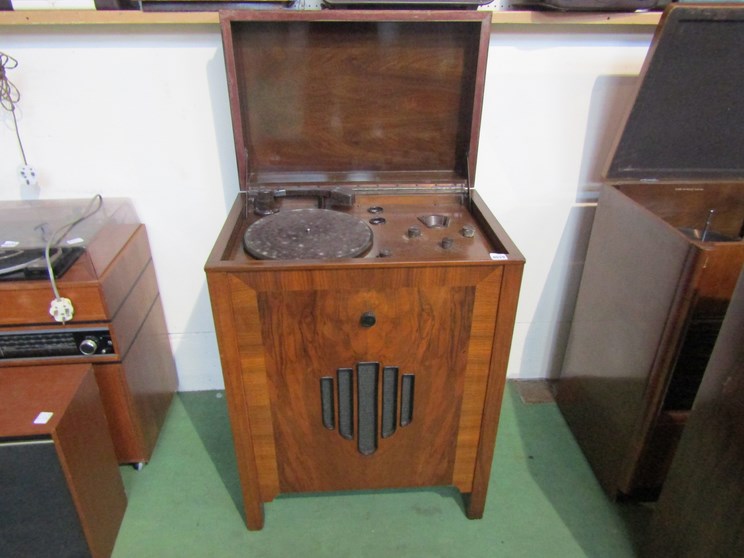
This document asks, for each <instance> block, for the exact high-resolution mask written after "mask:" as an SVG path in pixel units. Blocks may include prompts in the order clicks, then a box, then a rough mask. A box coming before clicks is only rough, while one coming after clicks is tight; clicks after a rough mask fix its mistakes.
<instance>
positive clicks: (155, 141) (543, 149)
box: [0, 25, 653, 390]
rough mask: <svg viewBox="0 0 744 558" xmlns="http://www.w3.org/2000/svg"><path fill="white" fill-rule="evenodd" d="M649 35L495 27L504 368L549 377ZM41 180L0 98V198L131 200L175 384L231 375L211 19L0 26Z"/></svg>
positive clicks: (223, 180)
mask: <svg viewBox="0 0 744 558" xmlns="http://www.w3.org/2000/svg"><path fill="white" fill-rule="evenodd" d="M652 31H653V29H651V28H648V27H643V28H640V29H635V28H630V27H628V28H620V27H613V28H608V27H607V28H605V27H603V28H593V29H590V30H588V29H587V28H578V27H572V28H570V29H569V28H556V27H551V28H546V27H544V26H529V27H527V26H497V27H494V33H493V34H492V37H491V48H490V52H489V65H488V76H487V82H486V101H485V108H484V119H483V130H482V135H481V140H480V152H479V159H478V172H477V176H476V187H477V189H478V190H479V191H480V192H481V194H482V195H483V196H484V198H485V199H486V201H487V203H488V204H489V206H490V207H491V209H492V210H493V212H494V214H495V215H496V217H497V218H498V219H499V220H500V221H501V222H502V224H503V225H504V226H505V228H506V230H507V231H509V233H510V235H511V236H512V238H513V239H514V240H515V242H516V243H517V245H518V246H519V247H520V249H521V250H522V251H523V253H524V254H525V256H526V257H527V267H526V270H525V276H524V282H523V286H522V295H521V300H520V305H519V311H518V315H517V326H516V332H515V336H514V345H513V351H512V359H511V362H510V367H509V375H510V376H511V377H522V378H541V377H555V376H556V375H557V373H558V372H559V370H560V359H561V358H562V354H563V349H564V346H565V341H566V336H567V332H568V325H569V320H570V317H571V314H572V311H573V302H574V298H575V294H576V289H577V286H578V279H579V274H580V271H581V264H582V258H583V251H584V250H585V246H586V241H587V239H588V232H589V230H590V227H591V219H592V215H593V208H592V203H591V202H592V201H593V200H594V199H595V198H596V193H597V189H598V184H599V171H598V167H599V166H600V165H601V161H600V159H601V158H602V157H603V152H604V151H606V149H607V143H608V141H611V139H612V135H613V133H614V130H615V129H616V128H617V115H618V113H620V112H621V110H622V105H623V101H624V99H625V98H627V92H628V88H629V86H630V85H631V84H632V81H633V76H636V75H637V74H638V71H639V70H640V67H641V64H642V62H643V58H644V57H645V54H646V51H647V48H648V44H649V42H650V39H651V33H652ZM0 52H5V53H7V54H9V55H11V56H13V57H15V58H16V59H17V60H18V61H19V66H18V68H16V69H14V70H11V71H9V73H8V77H9V78H10V80H11V81H12V82H13V83H15V85H16V86H17V87H18V89H19V90H20V91H21V96H22V97H21V101H20V103H19V107H18V110H17V113H18V116H19V125H20V132H21V136H22V139H23V144H24V147H25V150H26V155H27V158H28V161H29V163H30V164H31V165H33V166H34V167H35V168H36V169H37V171H38V173H39V181H40V188H39V190H38V191H34V190H33V189H28V188H22V187H21V186H20V185H19V182H18V180H17V178H16V170H17V168H18V166H19V165H20V164H21V162H22V161H21V156H20V151H19V149H18V146H17V141H16V139H15V133H14V132H13V127H12V120H11V118H10V115H9V113H7V112H5V111H2V110H0V199H4V200H15V199H24V198H33V197H41V198H87V197H89V196H92V195H93V194H96V193H100V194H102V195H103V196H104V197H106V196H108V197H129V198H131V199H132V200H133V202H134V204H135V207H136V209H137V212H138V214H139V216H140V218H141V220H142V222H144V223H145V224H146V225H147V228H148V232H149V236H150V242H151V245H152V252H153V259H154V261H155V266H156V270H157V275H158V281H159V284H160V292H161V295H162V299H163V305H164V308H165V313H166V319H167V323H168V330H169V332H170V337H171V342H172V346H173V350H174V354H175V356H176V363H177V366H178V372H179V377H180V382H181V387H180V389H182V390H199V389H216V388H220V387H222V385H223V384H222V377H221V373H220V367H219V356H218V353H217V348H216V341H215V336H214V326H213V323H212V316H211V310H210V305H209V297H208V294H207V288H206V281H205V276H204V273H203V265H204V262H205V261H206V258H207V256H208V254H209V251H210V249H211V247H212V244H213V242H214V240H215V238H216V236H217V233H218V231H219V229H220V227H221V224H222V222H223V221H224V218H225V216H226V214H227V210H228V209H229V207H230V205H231V204H232V201H233V200H234V199H235V196H236V195H237V192H238V184H237V173H236V167H235V154H234V149H233V140H232V131H231V126H230V114H229V107H228V101H227V89H226V84H225V71H224V65H223V60H222V49H221V43H220V37H219V31H218V28H217V26H216V25H215V26H211V25H203V26H186V25H182V26H102V27H99V26H90V27H75V26H71V27H31V26H28V27H9V26H8V27H0Z"/></svg>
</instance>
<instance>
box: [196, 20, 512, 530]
mask: <svg viewBox="0 0 744 558" xmlns="http://www.w3.org/2000/svg"><path fill="white" fill-rule="evenodd" d="M222 30H223V40H224V44H225V56H226V64H227V73H228V80H229V84H228V85H229V90H230V100H231V108H232V113H233V129H234V133H235V141H236V152H237V159H238V165H239V176H240V180H241V190H242V192H241V193H240V194H239V195H238V198H237V200H236V201H235V204H234V206H233V208H232V210H231V212H230V214H229V216H228V219H227V222H226V223H225V225H224V227H223V229H222V233H221V234H220V236H219V238H218V240H217V242H216V244H215V246H214V249H213V251H212V253H211V255H210V257H209V260H208V262H207V264H206V273H207V280H208V285H209V293H210V297H211V301H212V310H213V314H214V320H215V327H216V333H217V339H218V343H219V348H220V357H221V361H222V370H223V375H224V379H225V388H226V394H227V403H228V408H229V414H230V420H231V424H232V430H233V437H234V443H235V449H236V453H237V457H238V467H239V472H240V478H241V482H242V489H243V499H244V505H245V510H246V521H247V526H248V528H250V529H260V528H261V527H262V526H263V522H264V516H263V503H264V502H269V501H271V500H272V499H274V497H275V496H277V495H278V494H280V493H296V492H317V491H330V490H354V489H376V488H396V487H426V486H441V485H453V486H455V487H456V488H457V489H458V490H459V491H460V492H461V493H463V494H465V495H467V496H468V499H467V515H468V516H469V517H471V518H478V517H481V516H482V514H483V510H484V505H485V497H486V489H487V485H488V479H489V473H490V468H491V459H492V456H493V450H494V443H495V436H496V429H497V424H498V418H499V410H500V405H501V398H502V393H503V389H504V380H505V374H506V367H507V362H508V357H509V348H510V344H511V336H512V330H513V325H514V317H515V313H516V307H517V298H518V292H519V287H520V283H521V275H522V268H523V266H524V258H523V257H522V255H521V254H520V252H519V250H518V249H517V248H516V246H514V244H513V243H512V241H511V240H510V239H509V237H508V236H507V234H506V233H505V231H504V230H503V229H502V227H501V226H500V225H499V223H498V222H497V221H496V219H495V218H494V217H493V215H491V213H490V212H489V211H488V209H487V208H486V207H485V204H484V203H483V201H482V199H481V198H480V197H479V196H478V194H477V193H476V192H475V191H473V189H472V184H471V183H470V182H469V177H470V176H472V175H473V174H474V169H475V159H476V155H477V138H478V132H479V126H480V110H481V101H482V90H483V76H484V71H485V56H486V52H487V46H488V37H489V34H490V17H489V15H488V14H482V13H476V12H447V11H441V12H428V11H416V12H406V11H396V12H387V11H370V12H366V11H345V12H337V11H324V12H305V13H301V12H294V13H287V12H284V13H281V14H277V13H272V12H256V13H250V14H248V13H238V12H226V13H223V14H222ZM264 231H269V232H268V233H266V234H264ZM349 248H351V250H352V252H353V254H349V253H347V250H348V249H349ZM337 249H338V250H341V251H342V253H343V254H344V255H341V256H339V255H338V253H339V252H338V251H337ZM286 251H289V253H290V254H291V255H290V256H284V255H283V254H285V253H286ZM277 254H279V255H278V256H277Z"/></svg>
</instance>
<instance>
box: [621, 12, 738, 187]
mask: <svg viewBox="0 0 744 558" xmlns="http://www.w3.org/2000/svg"><path fill="white" fill-rule="evenodd" d="M741 8H744V7H741ZM743 90H744V9H736V7H731V6H726V7H717V8H712V7H708V8H699V7H697V8H693V7H683V6H675V8H674V9H672V10H670V12H669V14H668V16H667V17H666V18H665V19H664V20H663V21H662V24H661V30H660V31H659V32H657V35H656V37H655V39H654V43H653V45H652V48H651V50H650V53H649V57H648V59H647V61H646V64H645V68H644V71H643V75H642V83H641V85H640V88H639V91H638V95H637V98H636V101H635V103H634V105H633V108H632V110H631V112H630V114H629V117H628V120H627V122H626V125H625V127H624V130H623V132H622V135H621V138H620V140H619V142H618V144H617V147H616V150H615V153H614V156H613V160H612V162H611V164H610V167H609V169H608V173H607V176H608V178H633V179H692V180H696V179H701V178H714V179H735V178H741V177H742V176H744V151H742V149H741V146H742V144H744V95H743V94H742V91H743Z"/></svg>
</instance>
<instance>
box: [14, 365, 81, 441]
mask: <svg viewBox="0 0 744 558" xmlns="http://www.w3.org/2000/svg"><path fill="white" fill-rule="evenodd" d="M89 373H90V374H92V369H91V366H90V365H89V364H77V365H55V366H28V367H25V366H19V367H7V368H0V439H2V438H12V437H22V436H23V437H28V436H49V435H51V433H52V432H53V431H54V429H55V427H56V425H57V423H58V422H59V419H60V418H61V416H62V415H63V414H64V412H65V410H66V409H67V406H68V405H69V404H70V401H71V400H72V399H73V397H74V396H75V393H76V392H77V390H78V388H79V386H80V384H81V383H82V382H83V380H84V379H85V376H86V375H87V374H89ZM50 413H51V414H50Z"/></svg>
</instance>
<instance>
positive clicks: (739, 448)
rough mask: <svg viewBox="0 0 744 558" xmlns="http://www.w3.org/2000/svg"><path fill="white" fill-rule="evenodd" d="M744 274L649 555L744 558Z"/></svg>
mask: <svg viewBox="0 0 744 558" xmlns="http://www.w3.org/2000/svg"><path fill="white" fill-rule="evenodd" d="M742 463H744V274H742V276H741V279H740V280H739V284H738V287H737V288H736V291H735V292H734V296H733V297H732V299H731V304H730V306H729V309H728V312H727V314H726V318H725V319H724V321H723V326H722V328H721V332H720V335H719V336H718V340H717V342H716V346H715V349H714V350H713V354H712V356H711V358H710V361H709V363H708V367H707V369H706V372H705V377H704V378H703V382H702V384H701V385H700V389H699V391H698V394H697V397H696V399H695V404H694V406H693V408H692V412H691V413H690V416H689V419H688V421H687V425H686V426H685V431H684V434H683V435H682V439H681V440H680V443H679V448H678V450H677V452H676V455H675V457H674V460H673V461H672V466H671V469H670V471H669V476H668V478H667V481H666V483H665V484H664V489H663V490H662V492H661V496H660V497H659V502H658V504H657V506H656V509H655V512H654V520H653V523H652V526H651V529H650V530H649V541H648V545H649V547H648V548H647V550H648V553H647V555H648V556H658V557H667V556H668V557H670V558H672V557H674V558H678V557H690V558H692V557H695V556H742V555H744V538H742V532H744V510H742V506H741V502H742V499H744V476H742Z"/></svg>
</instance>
